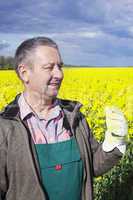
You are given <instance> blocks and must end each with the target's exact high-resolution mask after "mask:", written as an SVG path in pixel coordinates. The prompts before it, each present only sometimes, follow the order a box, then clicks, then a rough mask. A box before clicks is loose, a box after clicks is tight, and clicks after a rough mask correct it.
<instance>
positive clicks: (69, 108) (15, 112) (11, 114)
mask: <svg viewBox="0 0 133 200" xmlns="http://www.w3.org/2000/svg"><path fill="white" fill-rule="evenodd" d="M20 95H21V94H18V95H17V96H16V97H15V99H14V100H13V101H12V102H11V103H10V104H8V105H7V106H6V107H5V108H4V110H3V111H2V112H1V113H0V115H1V116H2V117H4V118H9V119H11V118H14V119H15V118H16V119H17V118H19V112H20V110H19V105H18V99H19V97H20ZM58 100H59V105H60V107H61V108H62V109H63V110H64V112H65V114H66V115H67V116H68V117H69V116H71V118H72V121H73V118H75V116H76V113H77V112H78V111H79V109H80V107H81V106H82V104H81V103H79V102H77V101H70V100H64V99H59V98H58Z"/></svg>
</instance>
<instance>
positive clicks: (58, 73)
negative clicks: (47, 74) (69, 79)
mask: <svg viewBox="0 0 133 200" xmlns="http://www.w3.org/2000/svg"><path fill="white" fill-rule="evenodd" d="M53 77H54V78H58V79H60V80H61V79H63V77H64V74H63V70H62V68H61V66H60V65H58V64H57V65H54V68H53Z"/></svg>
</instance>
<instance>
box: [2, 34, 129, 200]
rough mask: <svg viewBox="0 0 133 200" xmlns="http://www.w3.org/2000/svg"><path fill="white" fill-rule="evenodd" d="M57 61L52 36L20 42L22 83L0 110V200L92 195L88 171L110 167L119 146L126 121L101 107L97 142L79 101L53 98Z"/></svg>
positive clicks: (74, 199)
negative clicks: (102, 133)
mask: <svg viewBox="0 0 133 200" xmlns="http://www.w3.org/2000/svg"><path fill="white" fill-rule="evenodd" d="M62 66H63V62H62V59H61V56H60V53H59V49H58V47H57V45H56V43H55V42H54V41H52V40H51V39H49V38H45V37H37V38H31V39H29V40H26V41H24V42H23V43H22V44H21V45H20V46H19V47H18V48H17V50H16V54H15V67H16V72H17V74H18V76H19V78H20V79H21V80H22V83H23V85H24V92H23V93H22V94H19V95H17V96H16V98H15V100H14V101H13V102H11V103H10V104H9V105H8V106H7V107H6V108H5V109H4V111H3V112H2V113H1V118H0V197H1V200H5V199H6V200H15V199H16V200H26V199H28V200H48V199H49V200H68V199H69V200H92V199H93V176H99V175H102V174H103V173H105V172H107V171H108V170H109V169H110V168H112V167H113V166H114V165H115V164H116V163H117V162H118V161H119V159H120V158H121V157H122V155H123V153H124V151H125V144H124V136H125V134H126V133H127V126H126V121H125V118H124V116H123V114H122V113H121V112H120V111H119V110H118V109H117V108H107V109H106V123H107V131H106V134H105V140H104V142H103V144H99V143H98V142H97V141H96V140H95V139H94V138H93V135H92V133H91V131H90V129H89V126H88V124H87V122H86V120H85V118H84V116H83V114H82V113H81V112H80V110H79V109H80V107H81V104H80V103H78V102H76V101H69V100H62V99H59V98H57V94H58V90H59V88H60V85H61V82H62V80H63V71H62Z"/></svg>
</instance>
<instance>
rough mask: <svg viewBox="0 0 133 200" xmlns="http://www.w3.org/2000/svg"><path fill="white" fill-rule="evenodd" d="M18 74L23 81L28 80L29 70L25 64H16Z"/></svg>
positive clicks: (26, 81)
mask: <svg viewBox="0 0 133 200" xmlns="http://www.w3.org/2000/svg"><path fill="white" fill-rule="evenodd" d="M18 71H19V76H20V78H21V80H22V81H23V82H24V83H28V82H29V70H28V67H27V66H25V64H20V65H19V66H18Z"/></svg>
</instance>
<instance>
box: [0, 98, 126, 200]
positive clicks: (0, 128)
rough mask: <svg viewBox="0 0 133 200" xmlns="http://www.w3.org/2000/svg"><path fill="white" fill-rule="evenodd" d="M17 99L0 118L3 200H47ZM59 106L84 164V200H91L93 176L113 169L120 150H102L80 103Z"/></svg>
mask: <svg viewBox="0 0 133 200" xmlns="http://www.w3.org/2000/svg"><path fill="white" fill-rule="evenodd" d="M18 97H19V96H17V97H16V99H15V100H14V101H13V102H12V103H11V104H9V105H8V106H7V107H6V108H5V110H4V111H3V112H2V113H1V116H0V200H26V199H28V200H46V199H47V198H46V195H45V191H44V189H43V187H42V181H41V176H40V169H39V165H38V161H37V157H36V152H35V147H34V143H33V141H32V138H31V134H30V132H29V129H28V127H27V125H26V124H25V123H23V122H22V121H21V120H20V118H19V107H18V104H17V100H18ZM60 106H61V107H62V109H63V110H64V113H65V118H64V126H65V127H66V128H68V127H69V128H70V129H71V131H72V132H73V134H74V135H75V138H76V140H77V142H78V145H79V149H80V153H81V158H82V160H83V163H84V178H83V186H82V200H92V199H93V177H94V176H99V175H102V174H103V173H105V172H107V171H108V170H109V169H110V168H112V167H113V166H114V165H115V164H116V163H117V162H118V161H119V159H120V158H121V157H122V153H120V151H119V150H118V149H117V148H115V149H114V150H113V151H111V152H108V153H106V152H104V151H103V150H102V145H101V144H99V143H98V142H97V141H96V140H95V139H94V137H93V135H92V133H91V132H90V129H89V126H88V124H87V122H86V120H85V118H84V116H83V114H82V113H81V112H80V111H79V109H80V107H81V104H80V103H78V102H76V101H69V100H61V99H60Z"/></svg>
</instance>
